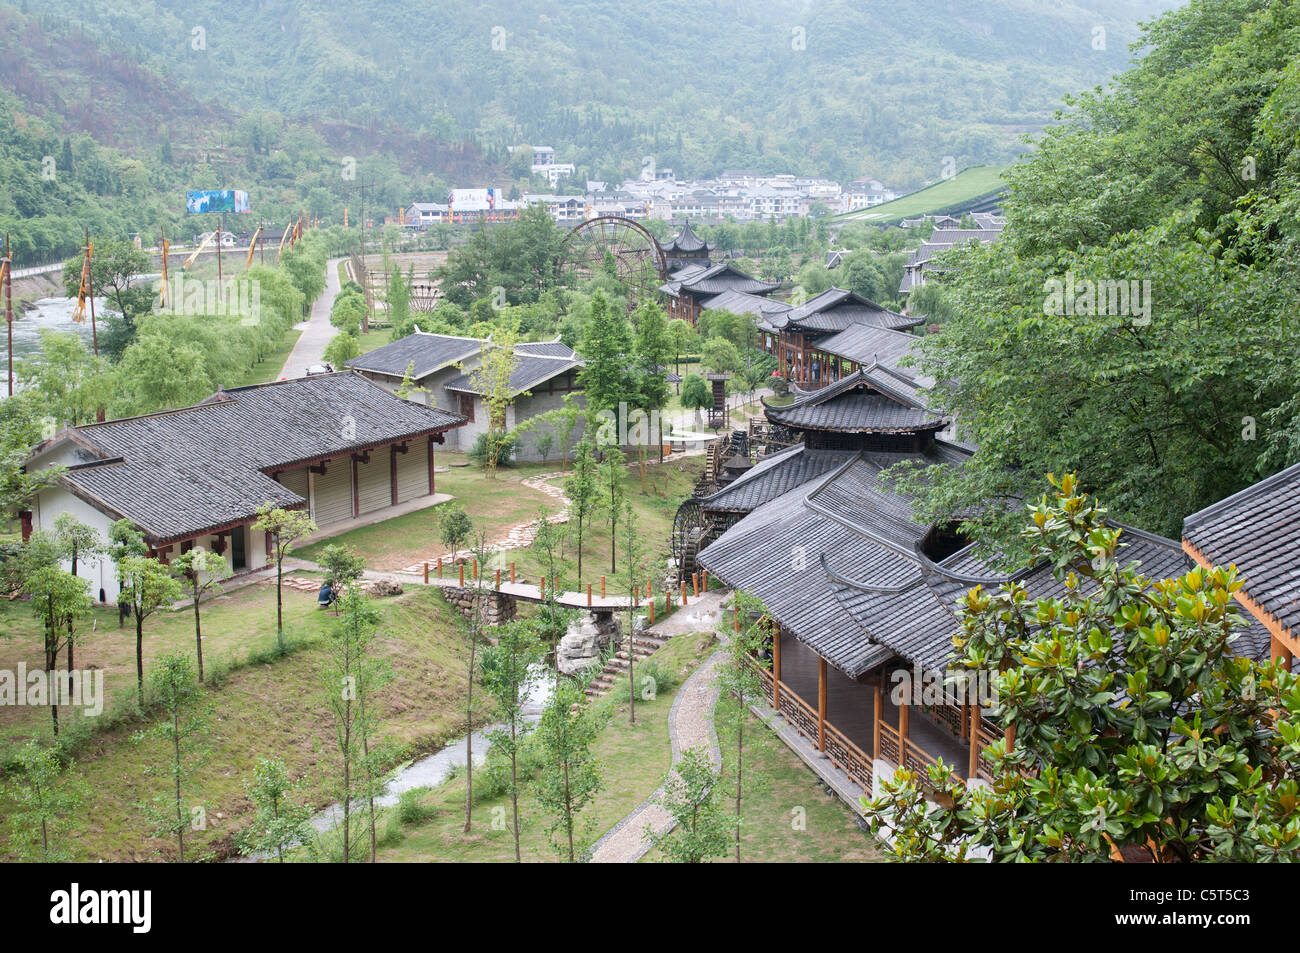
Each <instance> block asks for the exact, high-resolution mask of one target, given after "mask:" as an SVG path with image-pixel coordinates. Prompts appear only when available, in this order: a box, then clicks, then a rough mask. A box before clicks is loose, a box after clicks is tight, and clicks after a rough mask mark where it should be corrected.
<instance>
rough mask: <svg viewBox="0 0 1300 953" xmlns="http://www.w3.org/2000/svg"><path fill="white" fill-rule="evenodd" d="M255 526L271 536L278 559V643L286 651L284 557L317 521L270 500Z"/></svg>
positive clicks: (307, 534)
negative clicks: (275, 504) (273, 504)
mask: <svg viewBox="0 0 1300 953" xmlns="http://www.w3.org/2000/svg"><path fill="white" fill-rule="evenodd" d="M253 529H255V530H258V531H261V532H264V533H267V534H268V535H269V536H270V537H271V556H272V558H273V559H274V560H275V644H276V647H277V648H278V649H279V651H280V654H281V655H283V654H284V650H285V645H284V560H285V557H286V556H288V555H289V553H290V552H292V551H293V548H294V546H296V545H297V544H298V541H299V540H301V539H303V538H304V537H307V536H310V535H311V534H312V533H314V532H316V524H315V523H314V522H312V518H311V516H309V515H308V514H307V512H306V511H304V510H286V509H281V508H279V507H276V506H272V505H271V504H270V503H264V504H263V505H261V506H259V507H258V508H257V521H256V522H254V523H253Z"/></svg>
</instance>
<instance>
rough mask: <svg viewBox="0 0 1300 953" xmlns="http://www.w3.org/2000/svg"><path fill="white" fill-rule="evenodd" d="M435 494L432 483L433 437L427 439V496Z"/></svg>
mask: <svg viewBox="0 0 1300 953" xmlns="http://www.w3.org/2000/svg"><path fill="white" fill-rule="evenodd" d="M435 492H437V486H436V485H435V483H434V481H433V437H432V436H430V437H429V495H430V496H433V494H434V493H435Z"/></svg>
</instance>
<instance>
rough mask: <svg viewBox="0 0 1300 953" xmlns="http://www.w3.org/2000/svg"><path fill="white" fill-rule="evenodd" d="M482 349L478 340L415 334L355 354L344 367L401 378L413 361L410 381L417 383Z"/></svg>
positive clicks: (480, 341) (472, 355)
mask: <svg viewBox="0 0 1300 953" xmlns="http://www.w3.org/2000/svg"><path fill="white" fill-rule="evenodd" d="M482 348H483V341H482V340H481V339H479V338H461V337H453V336H451V335H449V334H426V333H424V332H422V331H417V332H415V333H414V334H408V335H407V336H406V337H404V338H398V339H397V340H396V341H394V342H393V343H391V344H385V345H384V346H383V347H378V348H375V349H374V350H373V351H370V352H369V353H366V354H361V355H358V356H357V357H354V358H352V360H350V361H345V362H344V366H345V367H348V368H351V369H352V370H354V371H373V372H375V373H377V374H388V375H391V376H393V377H401V376H402V375H403V374H405V373H406V369H407V367H409V366H411V363H412V362H414V364H415V370H414V373H412V375H411V376H412V378H414V379H416V380H419V379H420V378H422V377H427V376H428V375H430V374H432V373H433V372H434V371H436V370H439V369H440V368H443V367H446V366H448V365H449V364H456V363H458V362H460V361H464V360H468V359H469V358H471V357H476V356H477V355H478V354H479V353H480V351H481V350H482Z"/></svg>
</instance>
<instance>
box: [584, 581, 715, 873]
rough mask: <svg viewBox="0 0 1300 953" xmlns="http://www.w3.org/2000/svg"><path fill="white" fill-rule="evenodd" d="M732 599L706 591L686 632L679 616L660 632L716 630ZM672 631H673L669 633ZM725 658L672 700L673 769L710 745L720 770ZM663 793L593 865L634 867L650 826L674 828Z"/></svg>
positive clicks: (616, 833) (610, 838) (617, 832)
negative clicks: (718, 720) (718, 718)
mask: <svg viewBox="0 0 1300 953" xmlns="http://www.w3.org/2000/svg"><path fill="white" fill-rule="evenodd" d="M729 595H730V590H725V589H719V590H716V591H714V592H710V593H707V594H706V595H705V596H704V597H702V598H701V600H700V603H699V604H698V605H697V606H695V607H694V608H693V609H692V615H694V616H696V617H695V618H693V619H690V620H689V628H688V629H683V626H684V625H685V624H687V623H688V620H686V619H678V618H677V616H678V615H682V614H683V613H681V612H678V613H674V614H673V615H672V616H669V618H668V619H667V620H665V622H664V623H663V626H664V628H663V629H662V630H661V631H660V632H659V633H658V634H663V635H679V634H682V633H683V632H684V631H691V632H699V631H704V630H707V629H710V628H711V629H713V630H714V631H717V630H718V628H719V625H720V623H721V621H722V619H723V618H724V613H723V610H722V603H723V600H724V599H725V598H726V597H727V596H729ZM706 600H707V601H706ZM701 623H703V624H701ZM659 628H660V627H659V626H652V627H651V628H650V630H649V631H650V632H652V633H653V632H655V630H656V629H659ZM670 628H672V629H673V631H668V630H669V629H670ZM722 656H723V650H722V649H719V650H718V651H717V652H714V653H713V655H711V656H709V659H708V661H706V662H705V663H704V664H703V665H701V666H700V667H699V668H697V669H696V670H695V671H694V672H693V673H692V674H691V677H690V678H688V679H687V680H686V682H685V683H684V684H683V685H682V687H681V689H680V690H679V691H678V692H677V697H676V698H674V699H673V707H672V709H671V710H670V711H669V713H668V737H669V739H670V740H671V742H672V751H673V760H672V763H673V764H674V765H675V764H677V762H678V761H680V760H681V757H682V752H683V751H685V750H687V749H688V748H695V747H698V746H699V745H708V747H709V757H710V758H711V759H712V761H713V764H714V766H715V767H717V768H721V766H722V753H721V751H719V749H718V736H717V733H716V732H715V731H714V730H713V708H714V706H715V705H716V704H717V701H718V685H717V674H718V665H719V664H720V663H721V662H722ZM663 790H664V788H663V785H660V786H659V787H658V788H657V789H656V790H655V792H654V793H653V794H651V795H650V796H649V797H648V798H646V799H645V800H644V801H642V802H641V803H640V804H639V805H637V807H636V809H635V810H633V811H632V813H630V814H628V815H627V817H625V818H623V820H621V821H619V822H618V823H617V824H616V825H614V827H612V828H611V829H610V830H609V831H608V832H607V833H606V834H605V835H604V836H603V837H601V839H600V840H598V841H596V843H595V845H594V846H593V848H592V855H591V862H592V863H595V864H634V863H636V862H637V861H638V860H640V859H641V858H642V857H644V856H645V855H646V853H647V852H648V851H649V850H650V848H651V846H652V845H651V843H650V841H649V839H648V838H646V837H645V828H646V825H647V824H648V825H649V826H650V827H651V829H652V830H654V831H655V832H656V833H663V832H665V831H668V830H671V829H672V827H673V819H672V816H671V815H669V813H668V812H667V811H666V810H664V808H663V807H661V806H660V805H659V803H658V800H659V797H660V795H661V794H662V793H663Z"/></svg>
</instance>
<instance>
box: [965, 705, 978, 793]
mask: <svg viewBox="0 0 1300 953" xmlns="http://www.w3.org/2000/svg"><path fill="white" fill-rule="evenodd" d="M979 769H980V706H979V704H978V703H977V704H974V705H971V706H970V768H969V770H967V772H966V777H967V778H973V777H976V776H977V775H978V774H979Z"/></svg>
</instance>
